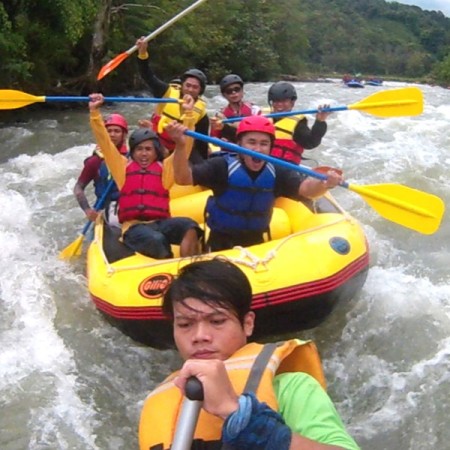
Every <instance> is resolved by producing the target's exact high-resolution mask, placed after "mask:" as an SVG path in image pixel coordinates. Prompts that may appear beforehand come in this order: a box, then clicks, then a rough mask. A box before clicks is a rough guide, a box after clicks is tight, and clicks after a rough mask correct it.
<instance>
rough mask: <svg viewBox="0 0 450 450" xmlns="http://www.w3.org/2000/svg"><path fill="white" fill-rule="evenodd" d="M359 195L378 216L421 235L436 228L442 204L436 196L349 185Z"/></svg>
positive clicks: (379, 186)
mask: <svg viewBox="0 0 450 450" xmlns="http://www.w3.org/2000/svg"><path fill="white" fill-rule="evenodd" d="M348 189H350V190H351V191H353V192H357V193H358V194H360V195H361V196H362V197H363V198H364V199H365V200H366V201H367V203H368V204H369V205H370V206H371V207H372V208H373V209H375V211H377V212H378V214H380V216H382V217H384V218H385V219H388V220H390V221H392V222H395V223H398V224H400V225H403V226H404V227H407V228H410V229H412V230H415V231H418V232H419V233H423V234H433V233H434V232H435V231H437V229H438V228H439V225H440V223H441V220H442V216H443V215H444V210H445V205H444V202H443V201H442V199H440V198H439V197H437V196H436V195H432V194H428V193H426V192H422V191H419V190H417V189H413V188H410V187H407V186H403V185H401V184H375V185H369V186H355V185H348Z"/></svg>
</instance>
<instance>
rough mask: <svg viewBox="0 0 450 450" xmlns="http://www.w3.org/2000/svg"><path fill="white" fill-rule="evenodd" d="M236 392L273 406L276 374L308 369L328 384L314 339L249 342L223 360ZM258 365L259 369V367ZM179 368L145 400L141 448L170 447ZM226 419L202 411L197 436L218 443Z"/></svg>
mask: <svg viewBox="0 0 450 450" xmlns="http://www.w3.org/2000/svg"><path fill="white" fill-rule="evenodd" d="M224 363H225V366H226V369H227V372H228V376H229V378H230V381H231V383H232V385H233V387H234V390H235V392H236V393H237V394H238V395H240V394H241V393H242V392H249V391H251V392H254V393H255V395H256V396H257V398H258V399H259V400H260V401H264V402H266V403H267V404H268V405H269V406H270V407H271V408H273V409H274V410H277V409H278V402H277V399H276V397H275V392H274V389H273V378H274V377H275V375H277V374H280V373H285V372H306V373H308V374H310V375H311V376H312V377H314V378H316V379H317V380H318V381H319V383H321V385H322V386H323V387H324V388H325V377H324V374H323V371H322V365H321V363H320V358H319V354H318V352H317V348H316V346H315V344H314V343H313V342H310V341H308V342H303V341H299V340H296V339H293V340H290V341H286V342H281V343H278V344H266V345H261V344H256V343H251V344H247V345H245V346H244V347H242V348H240V349H239V350H238V351H237V352H236V353H235V354H234V355H232V356H231V357H230V358H229V359H227V360H226V361H224ZM258 369H259V370H258ZM176 375H177V372H175V373H174V374H172V375H170V376H169V377H168V378H167V379H166V380H165V381H164V382H163V383H162V384H161V385H160V386H158V387H157V388H156V389H155V390H154V391H153V392H152V393H151V394H150V395H149V396H148V397H147V399H146V400H145V403H144V406H143V409H142V412H141V418H140V423H139V448H140V450H149V449H151V450H157V449H158V450H162V449H168V448H169V447H170V445H171V443H172V440H173V436H174V432H175V429H176V425H177V419H178V415H179V413H180V410H181V403H182V401H183V397H182V395H181V392H180V390H179V389H178V388H177V387H176V386H175V385H174V384H173V379H174V378H175V376H176ZM222 425H223V420H222V419H220V418H218V417H216V416H213V415H211V414H209V413H207V412H206V411H204V410H202V411H201V412H200V416H199V420H198V423H197V427H196V430H195V435H194V440H201V441H203V442H205V444H206V446H205V447H202V448H207V445H208V444H207V443H208V442H209V443H211V444H213V443H217V442H219V441H220V438H221V431H222Z"/></svg>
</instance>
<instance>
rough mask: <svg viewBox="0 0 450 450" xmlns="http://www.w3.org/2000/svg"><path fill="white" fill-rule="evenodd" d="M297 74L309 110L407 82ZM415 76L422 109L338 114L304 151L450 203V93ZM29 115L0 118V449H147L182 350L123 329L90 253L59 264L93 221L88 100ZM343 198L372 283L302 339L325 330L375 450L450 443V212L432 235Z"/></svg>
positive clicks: (367, 179)
mask: <svg viewBox="0 0 450 450" xmlns="http://www.w3.org/2000/svg"><path fill="white" fill-rule="evenodd" d="M295 85H296V88H297V91H298V93H299V100H298V101H297V106H298V107H299V108H302V109H311V108H315V107H317V106H318V105H319V104H323V103H330V104H331V105H332V106H338V105H349V104H352V103H355V102H357V101H359V100H361V99H363V98H365V97H367V96H368V95H370V94H372V93H374V92H378V91H379V90H382V89H392V88H395V87H403V86H405V85H404V84H400V83H387V84H386V85H385V86H383V87H382V88H378V87H366V88H365V89H350V88H345V87H343V86H342V85H341V84H340V83H339V82H338V81H337V80H335V81H334V82H330V83H296V84H295ZM268 87H269V84H250V85H248V86H247V87H246V92H247V98H248V99H251V100H252V101H254V102H255V103H257V104H259V105H261V106H265V105H266V93H267V89H268ZM419 87H420V89H422V90H423V93H424V98H425V111H424V113H423V114H422V115H421V116H419V117H399V118H389V119H381V118H377V117H374V116H372V115H370V114H364V113H361V112H359V111H344V112H339V113H335V114H333V115H332V116H331V117H330V118H329V120H328V126H329V128H328V133H327V135H326V136H325V138H324V140H323V142H322V144H321V146H320V147H319V148H318V149H315V150H313V151H310V152H308V155H307V156H310V157H312V158H315V159H317V160H319V161H320V162H321V163H323V164H329V165H335V166H338V167H341V168H343V169H344V172H345V176H346V179H347V181H349V182H350V183H352V184H358V185H370V184H381V183H401V184H404V185H407V186H410V187H414V188H416V189H419V190H422V191H426V192H430V193H433V194H436V195H438V196H439V197H441V198H442V199H443V200H444V201H445V202H446V203H448V202H449V200H450V182H449V180H448V174H449V173H450V156H449V153H448V151H449V149H450V134H449V133H448V127H449V122H450V90H445V89H442V88H439V87H431V86H419ZM206 95H207V97H208V99H209V106H210V108H211V112H214V111H215V110H216V109H217V108H218V107H220V106H221V105H222V102H223V99H222V98H221V97H220V95H218V90H217V87H213V86H211V87H208V89H207V92H206ZM114 110H115V111H118V112H122V113H124V114H125V115H126V116H127V117H128V118H129V121H130V123H131V124H136V123H137V120H138V119H139V118H142V117H144V116H145V115H147V114H149V113H150V107H149V106H145V105H142V104H124V103H122V104H117V105H116V106H115V109H114ZM111 111H113V109H111ZM18 112H19V113H20V115H19V117H18V119H17V121H15V122H14V123H8V124H7V123H5V122H0V142H2V144H3V145H2V153H1V154H0V176H1V179H2V183H1V185H0V205H1V208H0V273H1V278H0V398H1V414H0V448H1V449H3V450H23V449H33V450H34V449H36V450H41V449H76V450H78V449H79V450H97V449H98V450H107V449H108V450H116V449H117V450H118V449H136V448H137V447H138V444H137V424H138V418H139V412H140V408H141V406H142V401H143V399H144V398H145V396H146V393H147V392H148V391H150V390H151V389H152V388H153V387H154V386H155V384H156V383H157V382H158V381H160V380H161V379H162V378H163V377H164V376H165V375H166V374H167V373H168V372H169V371H171V370H172V369H175V368H176V367H177V365H178V363H179V360H178V357H177V355H176V354H175V352H173V351H156V350H153V349H151V348H147V347H144V346H141V345H139V344H137V343H135V342H133V341H131V340H130V339H129V338H128V337H126V336H124V335H122V334H121V333H120V332H119V331H117V330H116V329H114V328H112V327H111V326H110V325H109V324H108V323H106V322H105V320H104V319H103V318H102V317H101V316H100V314H99V313H98V312H97V311H96V310H95V308H94V306H93V304H92V303H91V301H90V299H89V296H88V293H87V289H86V279H85V277H84V269H85V266H84V260H83V258H81V259H80V260H78V261H76V262H73V263H68V262H66V261H61V260H59V259H58V252H59V250H61V249H62V248H64V247H65V246H66V245H68V244H69V243H70V242H72V241H73V240H74V239H75V238H76V236H77V233H78V232H79V231H80V229H81V228H82V227H83V224H84V220H83V215H82V212H81V210H80V209H79V208H78V206H77V204H76V202H75V199H74V198H73V195H72V188H73V185H74V183H75V181H76V177H77V175H78V173H79V170H80V168H81V166H82V162H83V159H84V158H86V157H87V156H88V155H89V154H90V153H91V151H92V148H93V145H92V135H91V133H90V129H89V124H88V113H87V106H86V109H81V110H77V111H71V110H65V111H44V112H33V111H27V109H26V108H24V109H23V110H21V111H18ZM2 114H4V113H2V112H0V120H2ZM311 120H312V118H311ZM335 195H336V197H337V198H338V200H339V201H340V203H341V204H342V205H343V206H344V207H345V208H346V209H347V210H348V211H350V212H351V213H352V215H353V216H355V217H356V218H357V219H359V221H360V222H361V223H362V225H363V228H364V230H365V232H366V234H367V239H368V241H369V244H370V249H371V267H370V270H369V275H368V279H367V282H366V284H365V286H364V288H363V290H362V291H361V293H360V294H359V295H358V296H357V298H355V299H353V300H351V301H349V302H347V303H345V304H341V305H339V307H338V308H337V309H336V310H335V311H334V312H333V314H332V315H331V316H330V317H329V319H328V320H327V321H326V322H325V323H324V324H322V325H321V326H320V327H318V328H316V329H313V330H309V331H307V332H302V333H299V334H298V336H299V337H301V338H311V339H314V340H315V341H316V343H317V345H318V347H319V350H320V352H321V355H322V359H323V364H324V368H325V372H326V375H327V378H328V381H329V393H330V395H331V397H332V398H333V400H334V401H335V403H336V405H337V408H338V410H339V412H340V413H341V415H342V417H343V419H344V421H345V423H346V424H347V426H348V429H349V431H350V432H351V433H352V434H353V436H354V437H355V438H356V440H357V441H358V443H359V444H360V445H361V447H362V448H363V449H367V450H380V449H390V450H397V449H398V450H400V449H401V450H406V449H411V450H413V449H414V450H415V449H417V450H418V449H421V450H423V449H428V448H430V449H431V448H433V449H438V448H439V449H450V444H449V443H450V427H449V426H448V417H450V273H449V266H450V252H449V248H450V244H449V238H450V223H449V220H448V215H447V214H446V215H444V219H443V222H442V225H441V228H440V229H439V231H438V232H436V233H435V234H433V235H428V236H427V235H422V234H419V233H417V232H414V231H411V230H409V229H406V228H404V227H402V226H399V225H396V224H394V223H392V222H389V221H387V220H386V219H383V218H382V217H380V216H379V215H378V213H377V212H375V211H374V210H373V209H372V208H371V207H370V206H369V205H367V204H366V203H365V201H364V200H362V199H361V198H360V196H359V195H358V194H356V193H353V192H351V191H348V190H346V189H340V188H338V189H336V190H335Z"/></svg>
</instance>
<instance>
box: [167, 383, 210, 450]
mask: <svg viewBox="0 0 450 450" xmlns="http://www.w3.org/2000/svg"><path fill="white" fill-rule="evenodd" d="M185 391H186V398H185V399H184V400H183V404H182V406H181V413H180V416H179V418H178V422H177V428H176V430H175V435H174V438H173V443H172V446H171V450H189V449H190V448H191V445H192V439H193V438H194V433H195V427H196V426H197V421H198V416H199V414H200V410H201V408H202V404H203V386H202V384H201V383H200V381H199V380H198V378H196V377H190V378H189V379H188V381H187V382H186V387H185Z"/></svg>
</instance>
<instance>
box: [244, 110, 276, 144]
mask: <svg viewBox="0 0 450 450" xmlns="http://www.w3.org/2000/svg"><path fill="white" fill-rule="evenodd" d="M249 131H259V132H260V133H266V134H268V135H269V136H270V137H271V138H272V140H273V139H275V127H274V126H273V123H272V122H271V121H270V120H269V119H268V118H267V117H264V116H248V117H244V118H243V119H242V120H241V122H240V124H239V126H238V129H237V132H236V137H237V138H239V137H240V135H241V134H243V133H247V132H249Z"/></svg>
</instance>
